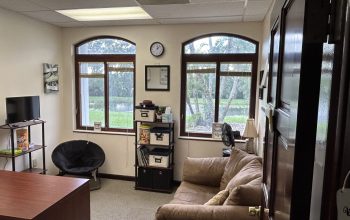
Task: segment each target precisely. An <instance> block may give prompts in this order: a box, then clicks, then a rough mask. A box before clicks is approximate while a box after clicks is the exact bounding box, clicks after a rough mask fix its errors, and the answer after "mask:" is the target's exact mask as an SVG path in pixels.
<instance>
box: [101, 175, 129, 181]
mask: <svg viewBox="0 0 350 220" xmlns="http://www.w3.org/2000/svg"><path fill="white" fill-rule="evenodd" d="M97 176H98V177H100V178H106V179H114V180H125V181H135V177H134V176H124V175H115V174H108V173H98V174H97Z"/></svg>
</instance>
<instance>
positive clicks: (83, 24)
mask: <svg viewBox="0 0 350 220" xmlns="http://www.w3.org/2000/svg"><path fill="white" fill-rule="evenodd" d="M54 24H55V25H57V26H61V27H101V26H121V25H150V24H158V23H157V21H155V20H125V21H79V22H62V23H61V22H57V23H54Z"/></svg>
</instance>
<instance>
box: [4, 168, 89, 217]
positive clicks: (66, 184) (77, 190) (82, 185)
mask: <svg viewBox="0 0 350 220" xmlns="http://www.w3.org/2000/svg"><path fill="white" fill-rule="evenodd" d="M0 219H1V220H18V219H34V220H63V219H64V220H83V219H84V220H89V219H90V190H89V182H88V180H86V179H78V178H71V177H61V176H48V175H40V174H30V173H17V172H11V171H0Z"/></svg>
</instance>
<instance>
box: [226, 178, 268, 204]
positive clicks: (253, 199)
mask: <svg viewBox="0 0 350 220" xmlns="http://www.w3.org/2000/svg"><path fill="white" fill-rule="evenodd" d="M261 179H262V178H261V177H259V178H257V179H255V180H253V181H251V182H249V183H247V184H245V185H240V186H237V187H235V188H234V189H233V190H232V191H231V192H230V195H229V196H228V198H227V199H226V201H225V202H224V205H243V206H259V205H260V204H261Z"/></svg>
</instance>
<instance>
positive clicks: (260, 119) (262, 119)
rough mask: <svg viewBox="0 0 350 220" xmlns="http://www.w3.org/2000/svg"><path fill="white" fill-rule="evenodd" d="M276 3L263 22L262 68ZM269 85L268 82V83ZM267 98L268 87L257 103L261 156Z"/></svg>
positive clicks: (268, 50)
mask: <svg viewBox="0 0 350 220" xmlns="http://www.w3.org/2000/svg"><path fill="white" fill-rule="evenodd" d="M273 5H274V3H272V4H271V5H270V9H269V11H268V12H267V14H266V16H265V18H264V20H263V23H262V45H261V48H262V50H261V56H260V66H261V69H264V70H265V68H266V66H265V65H266V62H267V60H268V56H269V53H270V31H271V24H270V17H271V12H272V9H273ZM266 85H267V84H266ZM266 99H267V88H265V89H264V96H263V99H262V100H260V99H259V104H258V105H257V109H256V110H257V112H258V117H257V121H258V123H257V129H258V134H259V137H258V144H257V145H258V149H257V154H258V155H259V156H261V157H262V156H263V152H264V146H263V145H264V136H265V126H266V115H265V112H264V111H262V109H261V107H262V106H265V104H266Z"/></svg>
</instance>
